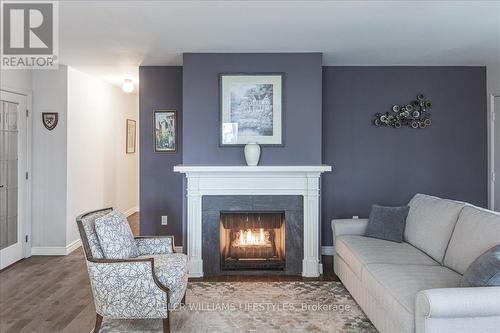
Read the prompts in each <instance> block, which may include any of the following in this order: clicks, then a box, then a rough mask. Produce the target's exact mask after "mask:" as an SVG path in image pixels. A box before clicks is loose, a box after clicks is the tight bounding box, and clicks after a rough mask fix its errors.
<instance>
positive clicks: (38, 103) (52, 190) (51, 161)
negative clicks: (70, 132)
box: [31, 65, 68, 254]
mask: <svg viewBox="0 0 500 333" xmlns="http://www.w3.org/2000/svg"><path fill="white" fill-rule="evenodd" d="M67 72H68V69H67V67H66V66H63V65H60V66H59V69H58V70H34V71H33V73H32V75H33V77H32V79H33V81H32V87H33V139H32V178H31V180H32V182H31V184H32V214H31V216H32V217H31V220H32V247H33V248H38V247H44V248H47V247H61V246H63V247H64V246H65V245H66V166H67V165H66V159H67V155H66V143H67V140H66V137H67V118H66V115H67ZM42 112H58V113H59V122H58V125H57V127H56V128H55V129H54V130H52V131H48V130H47V129H46V128H45V127H44V126H43V124H42ZM33 253H34V254H37V253H38V254H41V253H40V252H37V250H36V249H34V251H33Z"/></svg>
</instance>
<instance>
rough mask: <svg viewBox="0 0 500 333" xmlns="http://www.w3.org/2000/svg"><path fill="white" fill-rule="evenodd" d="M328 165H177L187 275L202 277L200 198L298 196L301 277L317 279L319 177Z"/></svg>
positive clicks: (318, 254) (326, 169)
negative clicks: (183, 190)
mask: <svg viewBox="0 0 500 333" xmlns="http://www.w3.org/2000/svg"><path fill="white" fill-rule="evenodd" d="M331 170H332V167H331V166H329V165H312V166H292V165H290V166H199V165H196V166H191V165H177V166H175V167H174V171H175V172H179V173H184V174H186V178H187V252H188V253H187V254H188V258H189V276H190V277H202V276H203V259H202V254H201V251H202V226H201V224H202V197H203V196H207V195H301V196H303V197H304V258H303V260H302V276H305V277H317V276H319V274H320V268H319V256H320V245H319V241H320V240H319V233H320V181H319V180H320V176H321V173H323V172H329V171H331Z"/></svg>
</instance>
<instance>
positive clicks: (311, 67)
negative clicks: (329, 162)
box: [182, 53, 322, 165]
mask: <svg viewBox="0 0 500 333" xmlns="http://www.w3.org/2000/svg"><path fill="white" fill-rule="evenodd" d="M252 72H253V73H265V72H281V73H284V79H283V82H284V83H283V90H284V91H283V96H284V105H283V110H284V111H283V121H284V144H285V145H284V146H283V147H263V148H262V155H261V162H260V164H261V165H291V164H297V165H306V164H319V163H320V162H321V104H322V99H321V93H322V89H321V86H322V82H321V81H322V55H321V53H279V54H274V53H255V54H253V53H244V54H242V53H231V54H225V53H216V54H215V53H186V54H184V66H183V109H184V125H183V126H184V127H183V130H184V133H186V135H185V136H184V150H183V157H182V159H183V163H184V164H197V165H245V158H244V155H243V148H242V147H219V73H252Z"/></svg>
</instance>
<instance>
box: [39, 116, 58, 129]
mask: <svg viewBox="0 0 500 333" xmlns="http://www.w3.org/2000/svg"><path fill="white" fill-rule="evenodd" d="M58 120H59V114H58V113H57V112H43V113H42V121H43V126H45V128H46V129H48V130H49V131H52V130H53V129H54V128H56V126H57V121H58Z"/></svg>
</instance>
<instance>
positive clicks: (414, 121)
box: [373, 94, 432, 129]
mask: <svg viewBox="0 0 500 333" xmlns="http://www.w3.org/2000/svg"><path fill="white" fill-rule="evenodd" d="M431 107H432V103H431V101H429V100H428V99H426V98H425V96H424V95H422V94H418V95H417V99H416V100H413V101H411V102H410V103H408V104H406V105H399V104H395V105H393V106H392V111H391V112H385V113H375V120H374V121H373V123H374V124H375V126H380V127H382V126H385V127H393V128H401V127H402V126H406V127H411V128H415V129H417V128H426V127H429V126H431V125H432V120H431V112H430V109H431Z"/></svg>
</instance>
